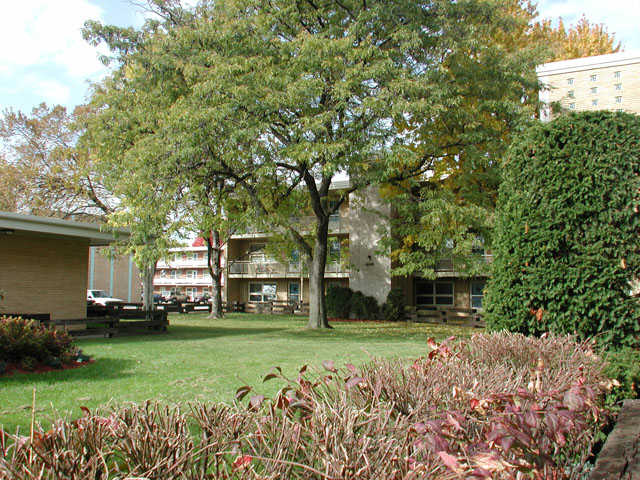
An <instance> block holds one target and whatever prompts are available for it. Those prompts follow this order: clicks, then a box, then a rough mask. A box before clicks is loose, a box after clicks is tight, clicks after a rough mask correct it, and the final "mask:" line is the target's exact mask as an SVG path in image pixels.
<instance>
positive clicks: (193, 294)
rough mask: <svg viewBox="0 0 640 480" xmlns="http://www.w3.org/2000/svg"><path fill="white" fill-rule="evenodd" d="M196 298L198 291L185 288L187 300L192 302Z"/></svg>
mask: <svg viewBox="0 0 640 480" xmlns="http://www.w3.org/2000/svg"><path fill="white" fill-rule="evenodd" d="M197 296H198V289H197V288H195V287H187V297H189V300H193V299H195V298H196V297H197Z"/></svg>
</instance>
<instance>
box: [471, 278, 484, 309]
mask: <svg viewBox="0 0 640 480" xmlns="http://www.w3.org/2000/svg"><path fill="white" fill-rule="evenodd" d="M478 283H483V284H484V287H483V288H482V290H483V291H482V295H474V294H473V285H474V284H478ZM485 288H487V281H486V280H472V281H471V282H470V283H469V307H470V308H475V309H476V310H482V309H483V308H484V307H483V306H480V307H474V306H473V299H474V297H475V298H478V297H479V298H480V305H482V302H483V299H484V289H485Z"/></svg>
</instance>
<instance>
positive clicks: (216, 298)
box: [206, 230, 223, 318]
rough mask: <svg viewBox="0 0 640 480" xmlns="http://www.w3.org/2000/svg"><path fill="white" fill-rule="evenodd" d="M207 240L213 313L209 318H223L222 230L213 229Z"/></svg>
mask: <svg viewBox="0 0 640 480" xmlns="http://www.w3.org/2000/svg"><path fill="white" fill-rule="evenodd" d="M206 242H207V265H208V266H209V274H210V275H211V314H210V315H209V318H222V317H223V312H222V266H221V258H222V255H221V250H222V246H221V244H220V232H219V231H218V230H213V231H212V232H211V237H210V238H209V239H207V240H206Z"/></svg>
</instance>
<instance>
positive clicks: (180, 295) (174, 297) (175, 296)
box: [167, 290, 189, 303]
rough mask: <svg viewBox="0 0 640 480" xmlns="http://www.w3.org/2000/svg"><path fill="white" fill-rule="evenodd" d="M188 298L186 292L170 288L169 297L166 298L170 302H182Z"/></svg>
mask: <svg viewBox="0 0 640 480" xmlns="http://www.w3.org/2000/svg"><path fill="white" fill-rule="evenodd" d="M188 300H189V297H187V294H186V293H184V292H183V291H181V290H171V292H170V293H169V298H168V299H167V301H169V302H171V303H184V302H187V301H188Z"/></svg>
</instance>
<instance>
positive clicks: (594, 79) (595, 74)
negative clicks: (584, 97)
mask: <svg viewBox="0 0 640 480" xmlns="http://www.w3.org/2000/svg"><path fill="white" fill-rule="evenodd" d="M589 79H590V80H591V81H592V82H595V81H597V80H598V74H597V73H593V74H591V76H590V77H589Z"/></svg>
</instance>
